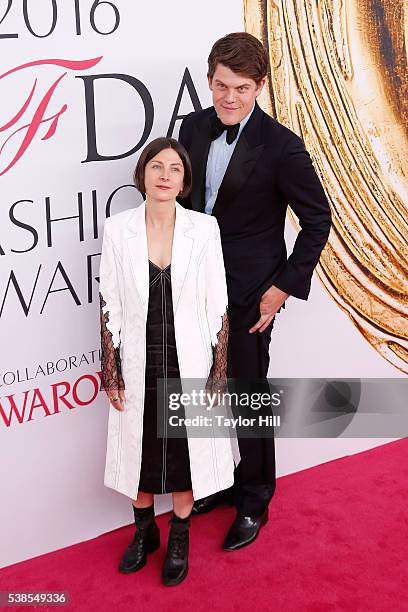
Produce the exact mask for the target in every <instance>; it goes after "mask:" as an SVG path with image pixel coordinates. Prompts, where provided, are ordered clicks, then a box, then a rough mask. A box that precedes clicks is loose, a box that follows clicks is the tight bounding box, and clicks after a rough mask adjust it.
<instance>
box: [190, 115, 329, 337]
mask: <svg viewBox="0 0 408 612" xmlns="http://www.w3.org/2000/svg"><path fill="white" fill-rule="evenodd" d="M214 117H215V110H214V107H211V108H207V109H205V110H202V111H198V112H193V113H191V114H190V115H187V116H186V117H185V118H184V120H183V122H182V124H181V128H180V134H179V140H180V142H181V143H182V144H183V145H184V147H185V148H186V149H187V151H188V153H189V155H190V159H191V164H192V169H193V188H192V192H191V194H190V196H189V197H188V198H186V199H185V200H181V203H182V204H183V205H184V206H186V207H187V208H191V209H193V210H197V211H201V212H204V206H205V201H204V197H205V176H206V166H207V157H208V152H209V149H210V145H211V138H210V135H211V121H212V119H213V118H214ZM288 205H290V207H291V208H292V210H293V211H294V212H295V214H296V216H297V217H298V219H299V223H300V226H301V231H300V232H299V234H298V236H297V239H296V243H295V245H294V248H293V252H292V253H291V255H290V257H289V258H287V254H286V246H285V240H284V228H285V219H286V209H287V206H288ZM212 214H213V215H214V216H215V217H216V219H217V221H218V224H219V226H220V231H221V239H222V247H223V253H224V262H225V269H226V275H227V285H228V297H229V313H230V319H231V320H232V324H233V326H234V327H236V326H237V325H239V324H240V325H247V324H251V325H252V324H253V323H255V321H256V320H257V319H258V318H259V301H260V298H261V296H262V294H263V293H264V292H265V291H266V290H267V289H269V287H270V286H271V285H276V286H277V287H279V289H281V290H282V291H285V292H286V293H289V294H290V295H293V296H295V297H297V298H301V299H304V300H305V299H307V297H308V294H309V291H310V283H311V278H312V274H313V270H314V268H315V266H316V264H317V262H318V261H319V257H320V253H321V251H322V249H323V247H324V245H325V244H326V241H327V238H328V236H329V231H330V224H331V217H330V208H329V204H328V201H327V198H326V195H325V193H324V191H323V187H322V185H321V183H320V180H319V178H318V176H317V174H316V172H315V170H314V167H313V164H312V161H311V159H310V156H309V154H308V152H307V151H306V149H305V147H304V144H303V141H302V140H301V139H300V138H299V137H298V136H297V135H296V134H294V132H292V131H291V130H289V129H288V128H286V127H284V126H283V125H281V124H280V123H279V122H278V121H276V120H275V119H272V118H271V117H270V116H269V115H267V114H266V113H264V112H263V111H262V110H261V109H260V108H259V106H258V105H257V104H256V105H255V109H254V111H253V113H252V115H251V117H250V119H249V121H248V122H247V124H246V125H245V127H244V129H243V130H242V133H241V135H240V137H239V139H238V142H237V143H236V146H235V149H234V152H233V155H232V158H231V161H230V163H229V165H228V168H227V170H226V173H225V175H224V179H223V181H222V183H221V186H220V189H219V191H218V196H217V200H216V202H215V205H214V208H213V212H212Z"/></svg>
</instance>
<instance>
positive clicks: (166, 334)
mask: <svg viewBox="0 0 408 612" xmlns="http://www.w3.org/2000/svg"><path fill="white" fill-rule="evenodd" d="M135 184H136V187H137V188H138V189H139V191H140V192H141V193H142V194H146V200H145V202H144V203H143V204H141V205H140V206H138V207H137V208H133V209H130V210H126V211H124V212H122V213H119V214H117V215H114V216H113V217H111V218H109V219H107V220H106V223H105V231H104V238H103V248H102V258H101V267H100V294H101V330H102V333H101V335H102V374H103V385H104V388H105V390H106V392H107V394H108V397H109V400H110V404H111V408H110V413H109V431H108V448H107V458H106V471H105V484H106V485H107V486H108V487H112V488H113V489H116V490H117V491H119V492H121V493H123V494H125V495H127V496H128V497H130V498H131V499H132V503H133V510H134V517H135V524H136V533H135V536H134V538H133V540H132V542H131V543H130V545H129V546H128V548H127V549H126V551H125V553H124V555H123V557H122V559H121V562H120V564H119V570H120V571H121V572H124V573H128V572H134V571H137V570H139V569H141V568H142V567H143V566H144V565H145V563H146V559H147V553H149V552H153V551H154V550H156V549H157V548H158V547H159V545H160V534H159V529H158V526H157V524H156V523H155V520H154V509H153V496H154V494H158V493H169V492H171V493H172V496H173V515H172V519H171V528H170V534H169V539H168V546H167V554H166V558H165V561H164V565H163V571H162V581H163V583H164V584H166V585H174V584H178V583H179V582H181V581H182V580H183V579H184V578H185V577H186V575H187V571H188V548H189V526H190V513H191V508H192V505H193V501H194V499H200V498H202V497H205V496H207V495H210V494H212V493H215V492H216V491H220V490H223V489H226V488H228V487H229V486H231V485H232V483H233V470H234V461H233V456H232V446H231V440H230V439H229V438H228V437H218V438H215V437H209V436H208V434H206V435H207V437H201V438H198V437H195V436H192V435H190V436H189V435H188V432H186V429H185V428H182V430H181V434H182V435H181V436H180V433H179V437H177V438H175V437H170V436H168V435H167V433H166V432H167V431H168V423H169V404H168V401H167V400H165V401H164V402H163V397H162V396H161V395H160V396H159V395H158V393H157V382H158V381H162V382H163V384H164V388H165V391H166V392H167V395H168V389H169V387H170V386H171V387H172V391H173V392H174V390H175V389H176V391H178V392H179V393H181V391H182V383H181V380H180V379H190V380H191V379H193V378H194V379H204V380H207V379H208V382H207V389H209V390H210V391H213V392H214V391H216V390H218V389H219V388H222V387H223V385H224V384H225V380H226V366H227V363H226V354H227V343H228V318H227V314H226V311H227V289H226V280H225V270H224V263H223V257H222V249H221V241H220V233H219V228H218V224H217V222H216V220H215V218H214V217H211V216H207V215H205V214H202V213H198V212H194V211H190V210H185V209H184V208H183V207H182V206H181V205H180V204H178V202H177V201H176V197H177V196H179V195H182V196H185V195H187V194H188V192H189V190H190V188H191V166H190V161H189V159H188V156H187V153H186V151H185V149H184V148H183V147H182V145H180V144H179V143H178V142H177V141H176V140H174V139H171V138H158V139H156V140H154V141H153V142H151V143H150V144H149V145H147V146H146V148H145V149H144V150H143V151H142V153H141V155H140V158H139V161H138V164H137V167H136V170H135ZM175 384H176V386H175ZM183 384H184V383H183ZM164 398H166V395H164ZM172 414H173V413H172ZM179 416H180V414H179ZM181 416H183V415H182V414H181ZM159 425H160V426H161V428H162V429H163V427H164V434H163V435H162V437H159V436H158V433H157V428H158V426H159ZM177 429H178V430H179V428H177Z"/></svg>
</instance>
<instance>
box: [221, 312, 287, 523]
mask: <svg viewBox="0 0 408 612" xmlns="http://www.w3.org/2000/svg"><path fill="white" fill-rule="evenodd" d="M258 316H259V315H258ZM273 324H274V320H273V321H272V323H271V324H270V325H269V327H268V328H267V329H266V330H265V331H264V332H261V333H260V332H255V333H253V334H250V333H249V332H248V329H249V328H250V326H248V327H247V326H246V327H245V328H240V329H230V334H229V344H228V378H230V379H233V380H232V382H231V384H230V387H232V389H231V388H229V391H230V392H231V391H237V390H238V392H249V393H251V392H256V393H265V392H266V393H270V389H269V385H268V382H267V374H268V367H269V344H270V340H271V332H272V328H273ZM232 408H233V410H234V407H233V406H232ZM268 410H269V413H270V414H272V409H271V408H269V407H268ZM234 412H235V413H236V414H237V412H238V413H239V412H241V413H242V409H240V408H239V407H238V409H235V410H234ZM268 430H269V431H270V432H271V434H272V437H269V438H266V437H263V438H261V437H256V436H257V434H256V433H255V437H252V438H248V437H242V436H240V430H239V429H237V434H238V445H239V451H240V455H241V461H240V463H239V464H238V466H237V467H236V469H235V478H234V480H235V483H234V500H235V505H236V508H237V511H238V513H240V514H244V515H251V516H259V515H261V514H262V513H263V512H264V511H265V510H266V508H267V507H268V504H269V502H270V500H271V498H272V496H273V494H274V492H275V487H276V469H275V442H274V438H273V428H268ZM245 435H247V433H246V434H245Z"/></svg>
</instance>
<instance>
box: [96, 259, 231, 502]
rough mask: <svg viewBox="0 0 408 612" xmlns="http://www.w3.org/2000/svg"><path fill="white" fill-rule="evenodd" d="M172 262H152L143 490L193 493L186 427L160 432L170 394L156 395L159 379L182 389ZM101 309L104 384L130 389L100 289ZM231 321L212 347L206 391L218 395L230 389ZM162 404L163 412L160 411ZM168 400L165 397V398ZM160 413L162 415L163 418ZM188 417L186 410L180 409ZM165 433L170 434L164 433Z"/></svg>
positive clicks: (108, 387)
mask: <svg viewBox="0 0 408 612" xmlns="http://www.w3.org/2000/svg"><path fill="white" fill-rule="evenodd" d="M170 268H171V266H170V265H168V266H167V267H166V268H164V269H161V268H159V267H158V266H156V265H155V264H154V263H152V262H151V261H149V305H148V313H147V320H146V372H145V402H144V412H143V436H142V461H141V468H140V482H139V487H138V488H139V490H140V491H144V492H146V493H170V492H176V491H190V490H191V489H192V483H191V474H190V457H189V451H188V441H187V433H186V430H185V427H177V438H176V437H168V436H166V435H162V436H161V437H160V436H158V433H157V427H158V423H159V425H160V424H163V423H164V424H165V423H167V422H168V419H167V414H168V410H169V406H168V398H165V397H164V398H163V397H162V396H161V395H159V396H158V393H157V380H158V379H160V380H164V381H165V383H166V385H167V387H168V393H170V392H172V393H174V392H177V393H181V392H182V388H181V381H180V372H179V365H178V358H177V349H176V341H175V332H174V316H173V300H172V291H171V275H170V272H171V270H170ZM99 297H100V313H101V369H102V386H103V388H104V389H105V391H106V392H107V393H108V395H110V394H111V393H112V391H114V392H115V395H116V393H117V391H118V390H119V391H120V390H125V384H124V380H123V376H122V364H121V357H120V347H119V346H118V347H114V345H113V339H112V334H111V332H110V331H109V329H108V322H109V309H106V302H105V300H104V298H103V295H102V294H101V293H100V295H99ZM228 335H229V321H228V315H227V312H225V314H224V316H223V317H222V327H221V330H220V331H219V332H218V333H217V343H216V346H215V347H214V349H213V357H214V359H213V364H212V367H211V371H210V374H209V378H208V381H207V386H206V388H207V390H208V391H210V392H212V393H217V392H218V391H219V389H223V388H225V385H226V373H227V352H228ZM158 399H159V406H160V410H162V411H161V412H160V411H159V413H158V411H157V405H158ZM163 399H166V401H163ZM158 414H159V416H160V419H158ZM177 414H178V416H179V417H182V416H184V411H183V410H182V408H179V409H178V412H177ZM164 433H165V432H164Z"/></svg>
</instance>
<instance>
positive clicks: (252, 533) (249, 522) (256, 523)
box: [223, 509, 268, 550]
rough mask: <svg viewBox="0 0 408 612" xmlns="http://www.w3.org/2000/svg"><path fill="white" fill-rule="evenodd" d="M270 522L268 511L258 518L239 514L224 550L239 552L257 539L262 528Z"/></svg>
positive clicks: (231, 528)
mask: <svg viewBox="0 0 408 612" xmlns="http://www.w3.org/2000/svg"><path fill="white" fill-rule="evenodd" d="M267 522H268V509H266V510H265V512H264V513H263V514H262V515H261V516H258V517H254V516H243V515H240V514H237V516H236V517H235V521H234V522H233V523H232V525H231V527H230V530H229V532H228V533H227V537H226V538H225V541H224V546H223V548H224V550H238V549H239V548H242V547H243V546H247V545H248V544H250V543H251V542H253V541H254V540H256V538H257V537H258V534H259V532H260V530H261V527H262V526H263V525H265V524H266V523H267Z"/></svg>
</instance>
